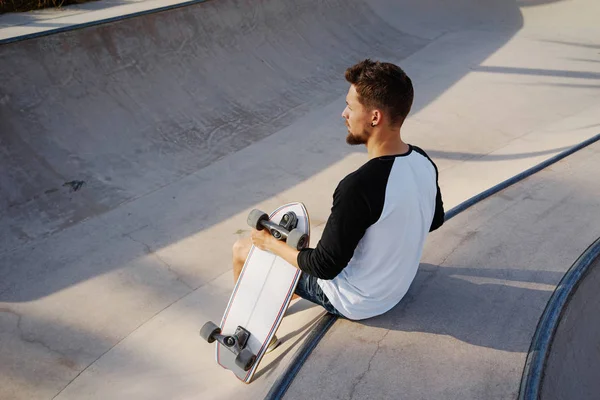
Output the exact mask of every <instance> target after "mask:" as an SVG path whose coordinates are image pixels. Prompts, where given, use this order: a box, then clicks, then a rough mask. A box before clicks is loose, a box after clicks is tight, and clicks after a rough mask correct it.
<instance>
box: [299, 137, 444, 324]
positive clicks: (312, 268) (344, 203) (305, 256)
mask: <svg viewBox="0 0 600 400" xmlns="http://www.w3.org/2000/svg"><path fill="white" fill-rule="evenodd" d="M443 222H444V208H443V202H442V196H441V192H440V188H439V185H438V170H437V167H436V165H435V164H434V162H433V161H432V160H431V159H430V158H429V157H428V156H427V154H426V153H425V152H424V151H423V150H422V149H420V148H418V147H416V146H412V145H409V150H408V152H407V153H405V154H402V155H396V156H384V157H377V158H373V159H371V160H369V161H368V162H367V163H365V164H364V165H363V166H361V167H360V168H359V169H358V170H356V171H354V172H353V173H351V174H349V175H348V176H346V177H345V178H344V179H343V180H342V181H341V182H340V183H339V184H338V186H337V188H336V190H335V192H334V194H333V206H332V208H331V214H330V216H329V219H328V220H327V223H326V225H325V229H324V231H323V235H322V237H321V240H320V241H319V243H318V244H317V246H316V247H315V248H313V249H303V250H301V251H300V253H299V254H298V265H299V268H300V269H301V270H302V271H303V272H305V273H308V274H310V275H313V276H315V277H317V278H318V279H317V282H318V284H319V286H320V287H321V288H322V290H323V292H324V293H325V295H326V296H327V298H328V299H329V301H330V302H331V304H332V305H333V306H334V307H335V308H336V309H337V310H338V311H339V312H341V313H342V314H343V315H344V316H346V317H347V318H349V319H354V320H359V319H365V318H370V317H374V316H376V315H380V314H383V313H385V312H387V311H388V310H390V309H391V308H392V307H394V306H395V305H396V304H398V302H399V301H400V300H401V299H402V298H403V297H404V295H405V294H406V292H407V291H408V288H409V287H410V285H411V283H412V281H413V279H414V277H415V275H416V273H417V269H418V266H419V262H420V259H421V255H422V251H423V245H424V243H425V238H426V237H427V234H428V233H429V232H431V231H433V230H435V229H437V228H439V227H440V226H441V225H442V224H443Z"/></svg>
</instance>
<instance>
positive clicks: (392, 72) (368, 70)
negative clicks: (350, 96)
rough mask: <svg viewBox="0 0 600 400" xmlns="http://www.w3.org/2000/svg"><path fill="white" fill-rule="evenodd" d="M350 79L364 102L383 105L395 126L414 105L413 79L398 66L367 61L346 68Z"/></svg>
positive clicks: (368, 105) (373, 106)
mask: <svg viewBox="0 0 600 400" xmlns="http://www.w3.org/2000/svg"><path fill="white" fill-rule="evenodd" d="M346 80H347V81H348V82H350V83H351V84H353V85H354V86H355V87H356V91H357V92H358V96H359V100H360V103H361V104H362V105H363V106H365V107H368V108H379V109H382V110H383V111H384V112H386V111H387V115H388V116H389V118H390V122H391V124H392V125H396V124H399V123H402V122H404V120H405V119H406V116H407V115H408V113H409V112H410V108H411V107H412V103H413V97H414V91H413V86H412V81H411V80H410V78H409V77H408V76H407V75H406V73H405V72H404V71H403V70H402V69H401V68H400V67H398V66H397V65H394V64H390V63H385V62H380V61H371V60H369V59H366V60H363V61H361V62H359V63H358V64H356V65H353V66H352V67H350V68H348V69H347V70H346Z"/></svg>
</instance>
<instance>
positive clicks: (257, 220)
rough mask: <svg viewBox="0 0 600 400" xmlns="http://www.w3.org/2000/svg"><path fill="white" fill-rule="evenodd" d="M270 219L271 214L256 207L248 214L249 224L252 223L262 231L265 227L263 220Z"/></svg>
mask: <svg viewBox="0 0 600 400" xmlns="http://www.w3.org/2000/svg"><path fill="white" fill-rule="evenodd" d="M268 220H269V216H268V215H267V214H266V213H265V212H262V211H260V210H257V209H254V210H252V211H250V214H248V219H247V222H248V225H250V226H251V227H252V228H254V229H257V230H259V231H261V230H262V229H263V226H262V224H261V222H262V221H268Z"/></svg>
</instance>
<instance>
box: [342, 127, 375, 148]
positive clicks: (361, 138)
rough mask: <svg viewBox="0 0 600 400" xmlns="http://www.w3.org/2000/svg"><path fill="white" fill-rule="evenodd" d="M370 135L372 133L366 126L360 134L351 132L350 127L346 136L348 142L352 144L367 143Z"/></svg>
mask: <svg viewBox="0 0 600 400" xmlns="http://www.w3.org/2000/svg"><path fill="white" fill-rule="evenodd" d="M369 136H370V134H369V132H368V131H367V130H366V129H365V128H363V129H362V131H361V132H360V133H359V134H354V133H352V132H350V129H348V136H346V143H348V144H349V145H351V146H357V145H360V144H367V141H368V140H369Z"/></svg>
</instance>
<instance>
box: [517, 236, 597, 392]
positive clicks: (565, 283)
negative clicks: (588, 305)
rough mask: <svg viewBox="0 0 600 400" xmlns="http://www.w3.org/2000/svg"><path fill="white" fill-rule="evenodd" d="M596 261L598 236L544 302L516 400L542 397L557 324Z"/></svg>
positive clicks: (595, 264)
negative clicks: (543, 308)
mask: <svg viewBox="0 0 600 400" xmlns="http://www.w3.org/2000/svg"><path fill="white" fill-rule="evenodd" d="M599 261H600V238H598V239H597V240H596V241H595V242H594V243H593V244H591V245H590V247H588V248H587V250H586V251H585V252H583V254H582V255H581V256H580V257H579V258H578V259H577V260H576V261H575V263H574V264H573V265H572V266H571V268H570V269H569V270H568V271H567V273H566V274H565V276H564V277H563V278H562V280H561V281H560V283H559V284H558V286H557V288H556V290H555V291H554V293H553V294H552V297H551V298H550V300H549V301H548V304H547V305H546V308H545V310H544V313H543V314H542V316H541V317H540V321H539V322H538V326H537V328H536V332H535V335H534V337H533V340H532V342H531V347H530V349H529V352H528V354H527V361H526V363H525V367H524V369H523V377H522V379H521V387H520V390H519V399H520V400H534V399H539V398H542V392H543V383H544V374H545V371H546V367H547V365H548V360H549V358H550V355H551V352H552V345H553V343H554V339H555V338H556V335H557V331H558V328H559V325H560V323H561V321H562V320H563V316H564V315H565V313H566V311H567V310H568V308H569V305H570V303H571V300H572V299H573V297H574V296H575V294H576V293H577V290H578V288H579V287H580V285H581V284H582V282H583V281H584V280H585V279H586V277H587V276H588V275H589V274H590V272H591V271H592V269H593V267H594V266H598V265H599ZM578 398H579V397H578Z"/></svg>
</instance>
